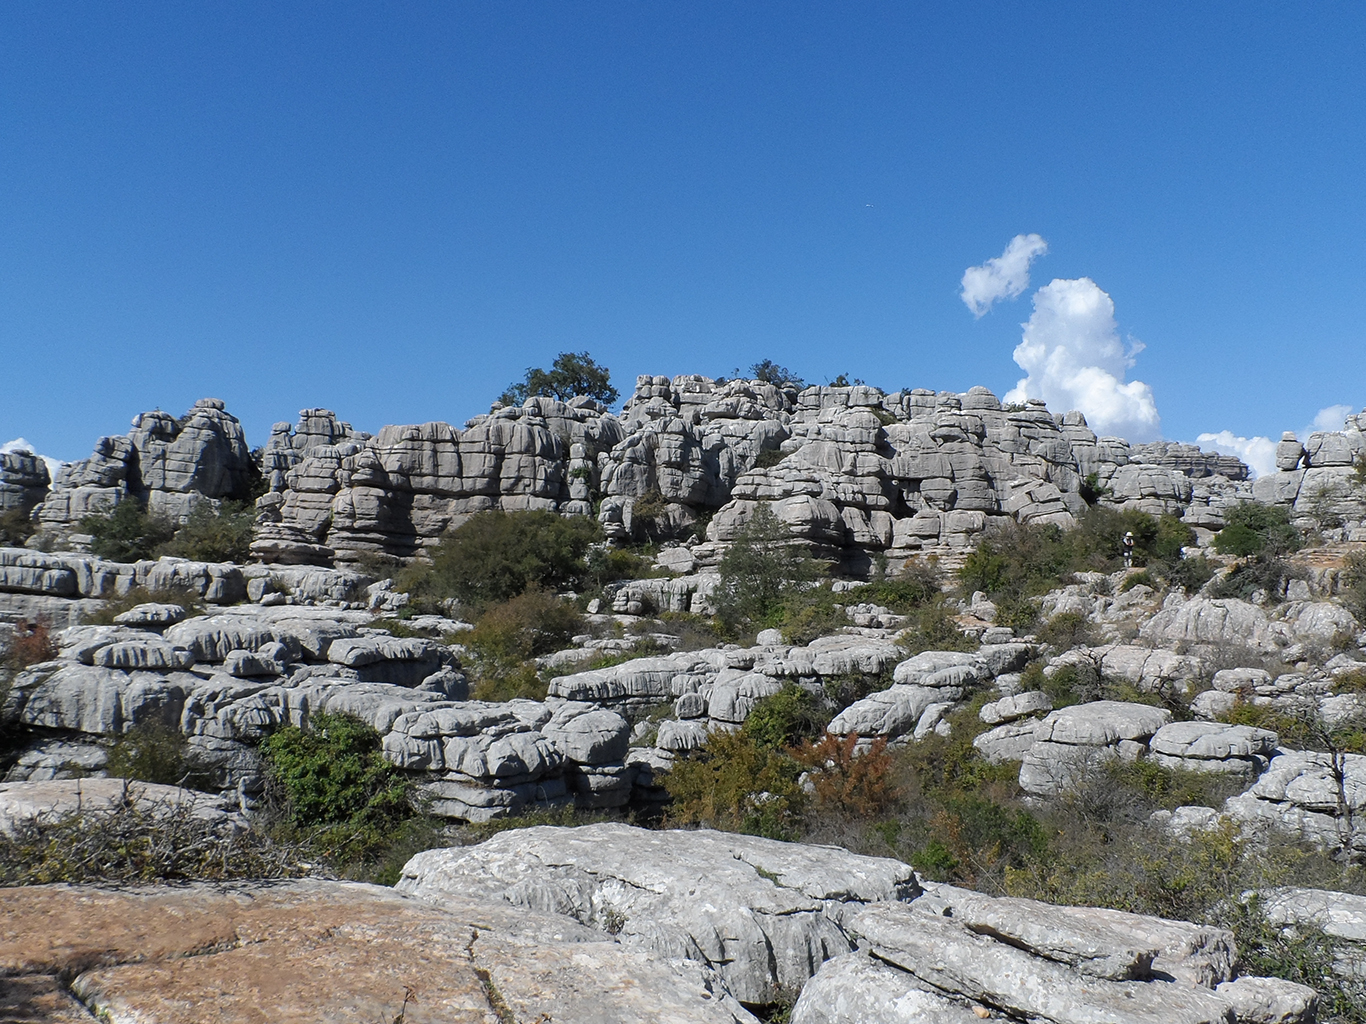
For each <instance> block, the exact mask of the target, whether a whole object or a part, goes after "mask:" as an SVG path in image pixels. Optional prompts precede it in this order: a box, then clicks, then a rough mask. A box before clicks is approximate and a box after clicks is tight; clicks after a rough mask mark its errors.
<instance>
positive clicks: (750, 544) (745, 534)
mask: <svg viewBox="0 0 1366 1024" xmlns="http://www.w3.org/2000/svg"><path fill="white" fill-rule="evenodd" d="M720 574H721V582H720V585H719V586H717V588H716V591H715V592H714V594H713V596H712V602H713V604H714V605H715V607H716V611H717V617H718V618H719V619H720V620H721V621H722V622H723V623H725V624H726V625H727V627H729V628H732V629H733V628H735V627H738V626H739V625H740V624H742V623H749V624H752V625H756V626H761V627H762V626H769V625H776V624H777V621H778V620H779V619H780V617H781V613H782V609H783V605H784V602H785V601H786V600H787V599H788V598H789V597H790V596H791V594H792V592H793V590H794V589H796V588H802V587H803V586H804V585H805V584H808V583H810V582H811V581H812V580H814V579H815V577H816V567H815V566H814V565H813V564H812V562H811V560H810V559H809V558H807V557H806V556H805V555H803V554H802V553H801V551H799V550H798V549H797V548H795V547H794V546H793V538H792V535H791V533H790V532H789V531H788V529H787V527H786V526H785V525H784V524H783V523H782V521H781V520H779V519H778V517H777V516H775V515H774V514H773V510H772V509H770V508H769V507H768V505H766V504H764V505H760V506H759V507H758V508H757V509H756V510H755V512H754V515H753V517H752V518H751V519H750V521H749V522H748V523H746V524H745V526H744V528H743V529H741V530H740V532H739V534H738V536H737V537H736V538H735V540H734V542H732V544H731V545H730V547H729V548H728V549H727V550H726V554H725V556H724V557H723V558H722V559H721V565H720Z"/></svg>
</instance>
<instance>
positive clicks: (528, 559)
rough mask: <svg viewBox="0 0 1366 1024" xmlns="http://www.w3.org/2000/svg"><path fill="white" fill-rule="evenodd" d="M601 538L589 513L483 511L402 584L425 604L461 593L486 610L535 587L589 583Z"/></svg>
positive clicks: (468, 602) (415, 567) (447, 538)
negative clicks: (590, 562) (591, 555)
mask: <svg viewBox="0 0 1366 1024" xmlns="http://www.w3.org/2000/svg"><path fill="white" fill-rule="evenodd" d="M600 539H601V530H600V529H599V527H598V524H597V523H596V522H595V521H594V520H592V519H589V518H587V517H585V516H558V515H556V514H555V513H554V512H480V513H478V514H477V515H474V516H471V517H470V518H469V519H468V520H467V521H466V522H465V523H463V524H461V525H460V526H458V527H456V528H455V529H454V530H451V531H449V532H447V533H446V534H445V535H444V536H443V537H442V538H441V540H440V542H439V543H438V544H437V545H436V547H435V548H433V549H432V560H431V562H430V564H428V563H415V564H414V565H412V566H410V567H409V568H407V569H406V570H404V571H403V572H401V573H400V574H399V576H398V578H397V579H396V581H395V582H396V585H397V587H398V589H400V590H403V591H406V592H407V593H408V594H410V595H412V597H413V598H414V599H415V600H416V601H417V602H418V603H419V605H421V606H424V607H426V606H431V607H439V606H440V605H441V604H442V602H444V601H447V600H449V599H452V598H454V599H456V600H458V601H460V602H461V603H462V604H464V605H467V606H469V607H470V608H472V609H474V610H476V611H482V610H483V609H485V608H487V607H488V606H489V605H492V604H495V603H497V602H499V601H506V600H509V599H510V598H513V597H516V596H517V595H518V594H521V593H523V592H524V591H526V590H527V589H529V588H531V587H541V588H544V589H546V590H552V591H557V590H564V589H569V588H574V587H579V586H581V585H582V584H583V583H584V581H585V579H586V575H587V566H586V564H585V562H584V556H585V555H586V554H587V553H588V549H589V546H590V545H592V544H593V543H594V542H595V541H598V540H600Z"/></svg>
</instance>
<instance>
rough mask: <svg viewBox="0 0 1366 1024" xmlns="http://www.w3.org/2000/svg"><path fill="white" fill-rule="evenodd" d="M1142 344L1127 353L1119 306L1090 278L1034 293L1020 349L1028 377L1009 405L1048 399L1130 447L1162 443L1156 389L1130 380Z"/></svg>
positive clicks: (1020, 361)
mask: <svg viewBox="0 0 1366 1024" xmlns="http://www.w3.org/2000/svg"><path fill="white" fill-rule="evenodd" d="M1141 351H1143V345H1142V344H1141V343H1140V342H1130V344H1129V347H1128V348H1127V349H1126V348H1125V346H1124V344H1123V342H1121V341H1120V338H1119V325H1118V324H1116V323H1115V304H1114V301H1113V300H1112V299H1111V298H1110V296H1109V295H1108V294H1106V293H1105V292H1104V291H1102V290H1101V289H1100V287H1099V286H1097V284H1096V283H1095V282H1094V281H1092V280H1091V279H1090V278H1089V277H1082V278H1077V279H1076V280H1063V279H1057V280H1053V281H1050V282H1049V283H1048V284H1046V285H1044V287H1042V288H1040V289H1039V290H1038V291H1037V292H1035V293H1034V313H1033V315H1032V316H1030V318H1029V322H1028V323H1026V324H1025V325H1024V335H1023V336H1022V338H1021V340H1020V344H1019V345H1017V346H1016V348H1015V362H1016V363H1018V364H1019V366H1020V369H1022V370H1024V371H1025V373H1026V376H1025V377H1024V379H1022V380H1021V381H1020V382H1019V383H1018V384H1016V385H1015V387H1014V388H1013V389H1011V390H1010V391H1009V392H1008V393H1007V394H1006V396H1005V400H1006V401H1007V402H1023V401H1024V400H1025V399H1027V398H1042V399H1043V400H1044V401H1045V402H1047V403H1048V406H1049V408H1050V409H1052V410H1054V411H1055V412H1064V411H1067V410H1070V409H1077V410H1080V411H1081V413H1082V414H1083V415H1084V416H1085V417H1086V422H1087V423H1088V424H1089V425H1090V426H1091V429H1092V430H1094V431H1096V432H1097V433H1098V434H1110V435H1115V436H1118V437H1123V438H1127V439H1128V440H1130V441H1134V442H1142V441H1154V440H1156V439H1157V438H1159V437H1161V436H1162V419H1161V417H1160V416H1158V414H1157V402H1156V400H1155V399H1154V398H1153V389H1152V388H1150V387H1149V386H1148V385H1147V384H1144V383H1143V382H1142V381H1140V380H1134V381H1126V380H1125V379H1124V377H1125V374H1126V372H1127V371H1128V370H1129V368H1130V367H1132V366H1133V365H1134V357H1135V356H1136V355H1138V353H1139V352H1141Z"/></svg>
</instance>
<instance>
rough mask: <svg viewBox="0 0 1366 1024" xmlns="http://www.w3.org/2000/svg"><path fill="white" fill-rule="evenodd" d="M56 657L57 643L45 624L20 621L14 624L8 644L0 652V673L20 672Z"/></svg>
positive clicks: (26, 620)
mask: <svg viewBox="0 0 1366 1024" xmlns="http://www.w3.org/2000/svg"><path fill="white" fill-rule="evenodd" d="M55 657H57V642H56V641H55V640H53V639H52V631H51V630H50V629H49V628H48V626H47V623H45V622H30V621H29V620H28V619H20V620H19V621H18V622H16V623H15V624H14V631H13V633H11V635H10V639H9V643H8V644H7V645H6V647H5V649H4V651H3V652H0V672H4V671H8V672H10V673H17V672H22V671H23V670H24V669H26V668H28V667H29V666H30V665H37V664H40V663H41V662H44V661H51V660H52V659H53V658H55Z"/></svg>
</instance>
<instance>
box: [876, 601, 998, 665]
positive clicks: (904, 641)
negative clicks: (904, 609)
mask: <svg viewBox="0 0 1366 1024" xmlns="http://www.w3.org/2000/svg"><path fill="white" fill-rule="evenodd" d="M896 642H897V644H898V645H899V646H900V647H902V648H904V649H905V651H906V653H907V656H910V655H912V654H919V653H920V652H921V651H975V650H977V648H978V647H979V646H980V644H979V643H978V642H977V641H976V640H974V639H973V638H972V637H970V636H968V635H967V634H966V633H964V632H963V630H962V629H961V628H959V626H958V622H957V620H955V619H954V617H953V614H952V613H951V612H950V611H949V610H948V609H947V608H945V607H944V606H943V605H942V604H932V605H928V606H926V607H924V608H921V609H920V610H919V612H917V613H916V614H915V615H914V616H913V617H912V623H911V625H910V626H909V627H908V628H907V629H906V630H905V631H904V632H902V633H901V635H900V636H898V637H897V638H896Z"/></svg>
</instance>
